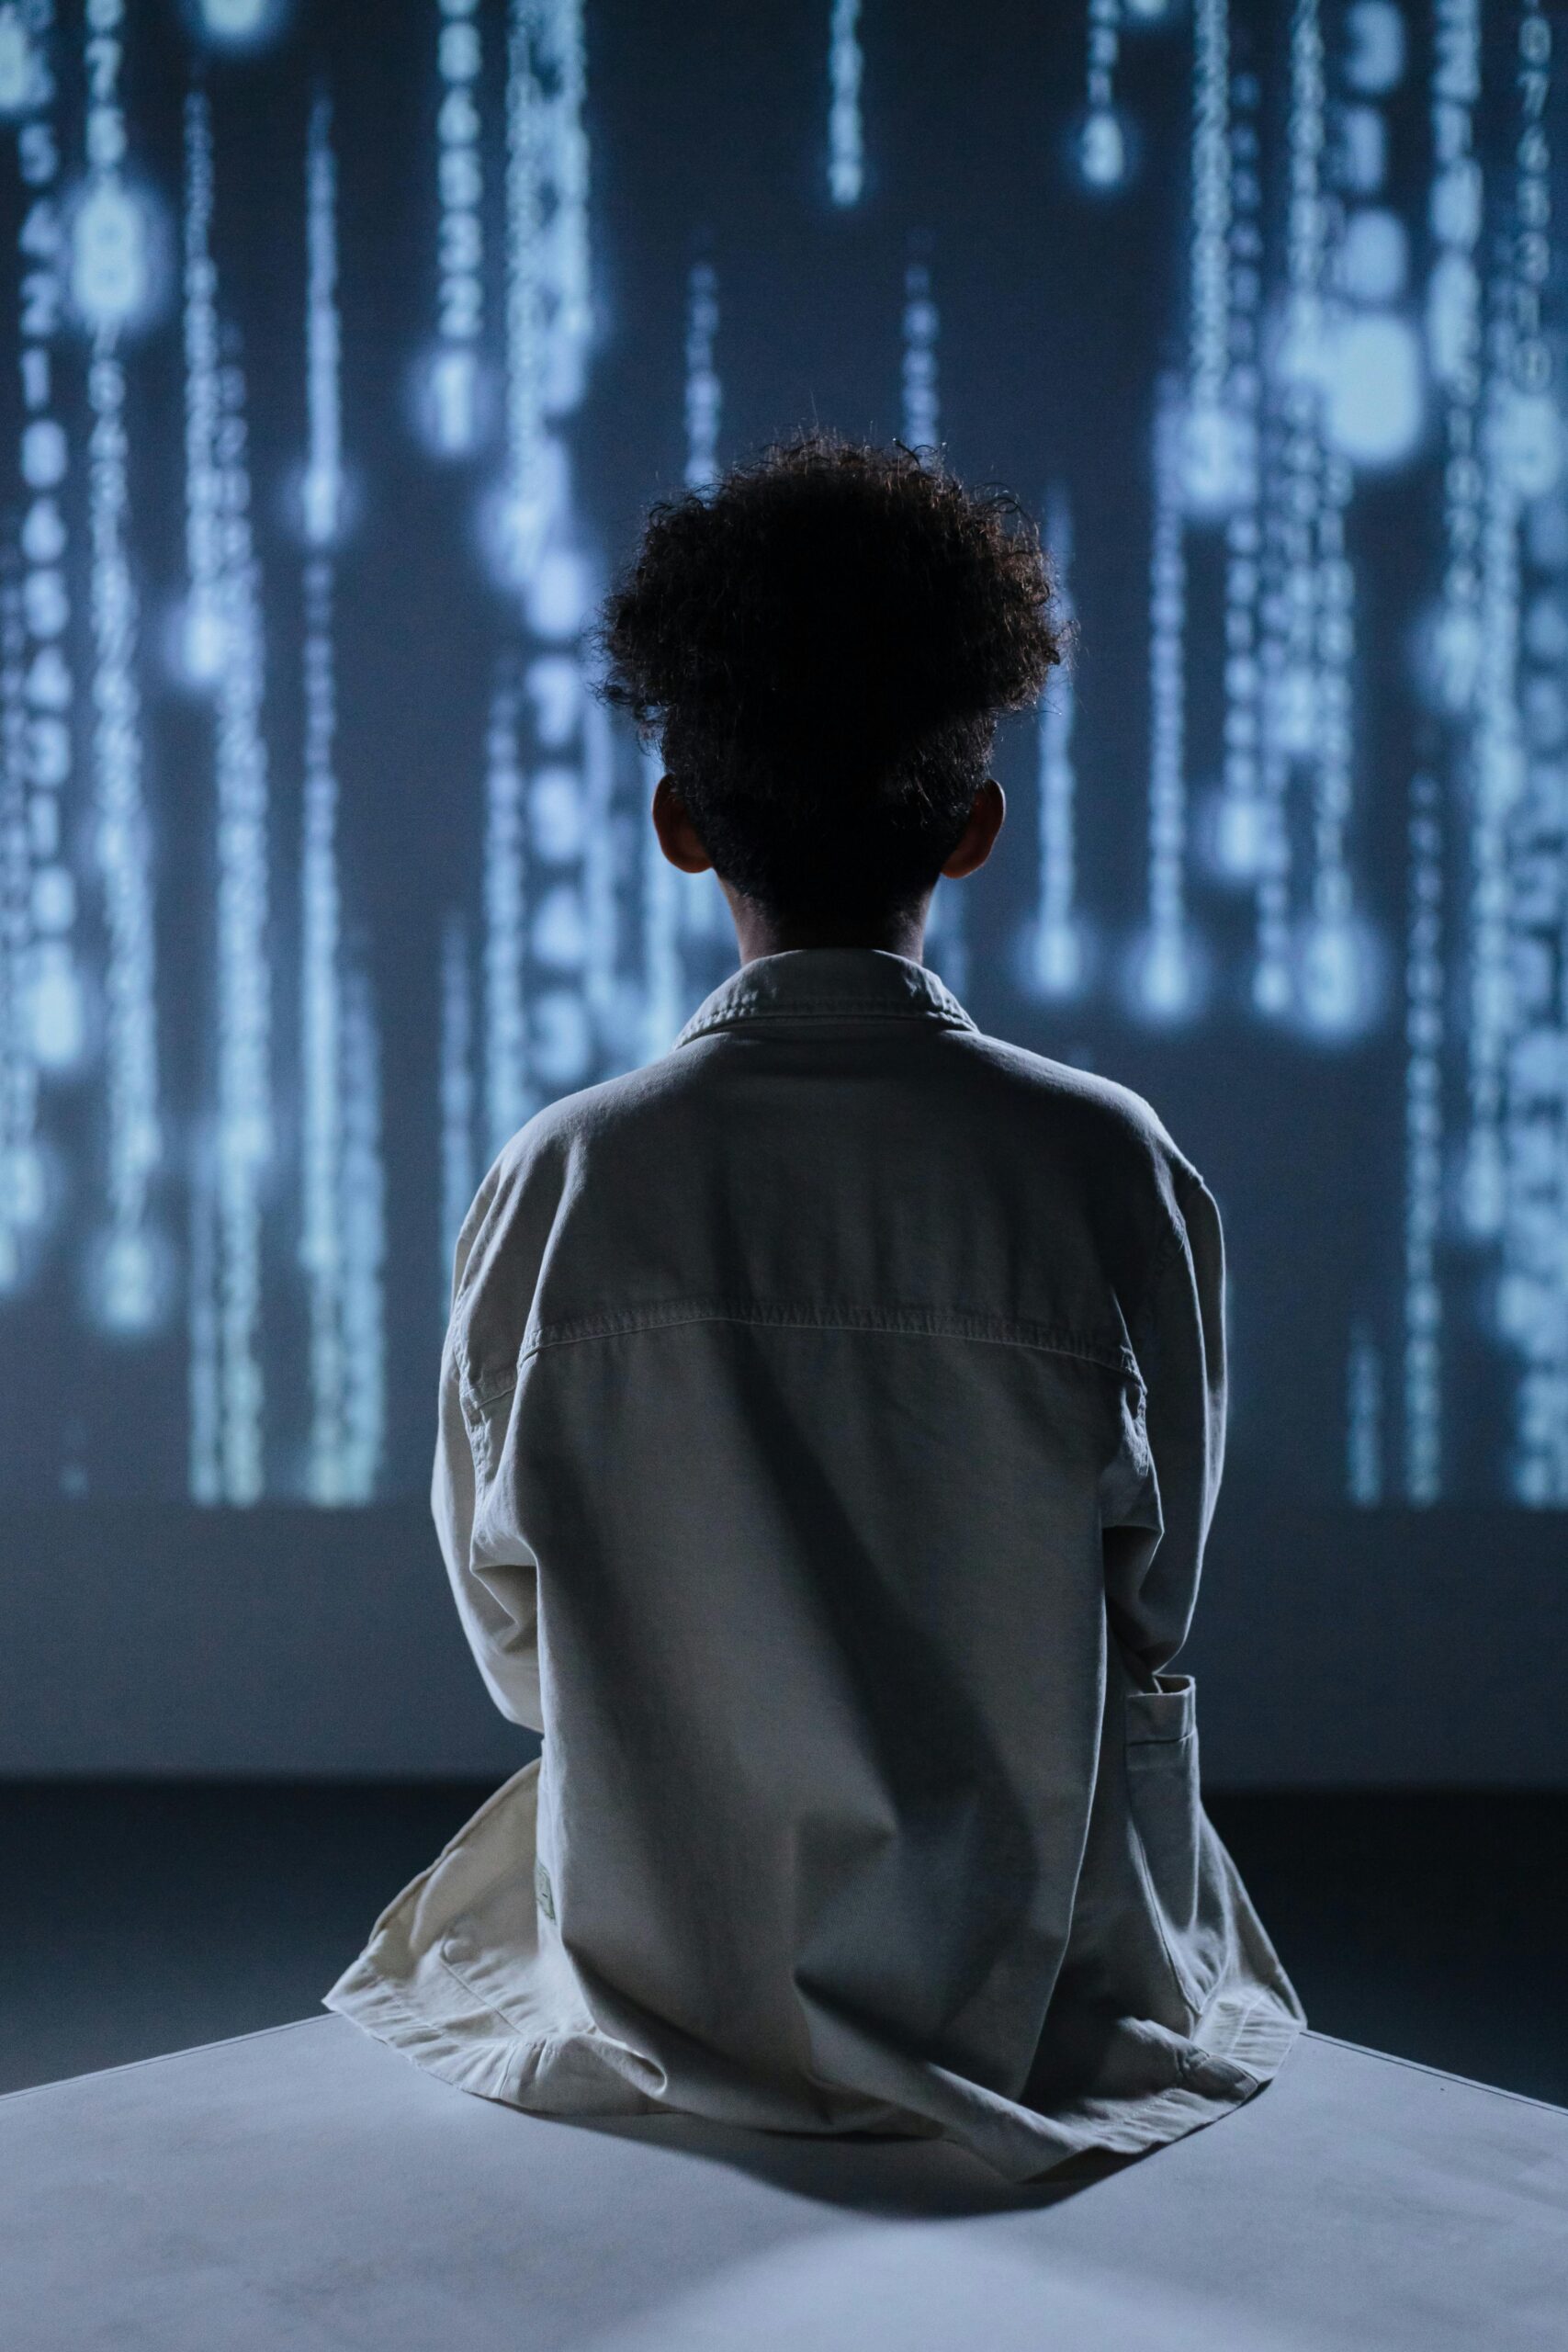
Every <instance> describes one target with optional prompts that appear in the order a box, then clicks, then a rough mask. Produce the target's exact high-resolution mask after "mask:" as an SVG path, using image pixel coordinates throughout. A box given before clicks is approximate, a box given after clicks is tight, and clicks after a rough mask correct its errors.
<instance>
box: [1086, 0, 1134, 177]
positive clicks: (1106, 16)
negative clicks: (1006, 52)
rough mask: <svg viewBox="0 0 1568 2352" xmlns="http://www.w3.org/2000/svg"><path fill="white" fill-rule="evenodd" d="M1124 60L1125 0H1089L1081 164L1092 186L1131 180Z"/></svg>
mask: <svg viewBox="0 0 1568 2352" xmlns="http://www.w3.org/2000/svg"><path fill="white" fill-rule="evenodd" d="M1121 56H1122V0H1089V24H1088V37H1087V46H1086V56H1085V72H1084V112H1083V120H1082V122H1081V124H1080V125H1079V129H1078V135H1077V165H1078V170H1079V171H1080V172H1081V174H1082V175H1083V177H1084V180H1085V182H1086V184H1087V185H1088V186H1089V187H1099V188H1107V187H1121V185H1122V181H1123V180H1124V179H1125V178H1126V176H1127V134H1126V131H1125V130H1124V129H1123V127H1122V117H1121V114H1120V112H1119V111H1118V108H1117V105H1116V68H1117V66H1118V64H1119V63H1120V62H1121Z"/></svg>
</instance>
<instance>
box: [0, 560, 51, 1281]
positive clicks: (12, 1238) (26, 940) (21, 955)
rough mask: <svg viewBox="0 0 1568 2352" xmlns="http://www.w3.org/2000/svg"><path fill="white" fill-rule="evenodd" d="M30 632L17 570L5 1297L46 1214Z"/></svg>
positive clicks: (7, 734)
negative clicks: (36, 1011) (36, 999)
mask: <svg viewBox="0 0 1568 2352" xmlns="http://www.w3.org/2000/svg"><path fill="white" fill-rule="evenodd" d="M26 681H27V630H26V627H25V624H24V623H23V620H22V598H21V591H20V588H19V586H18V584H17V580H16V578H15V576H14V574H13V573H9V572H8V573H7V575H6V578H5V580H4V582H3V583H0V1297H3V1296H4V1295H6V1293H7V1292H10V1291H16V1290H18V1289H20V1287H21V1285H22V1283H23V1281H24V1280H25V1278H26V1276H27V1273H28V1259H27V1253H28V1241H29V1239H30V1238H31V1237H32V1236H33V1235H34V1234H36V1232H37V1229H38V1227H39V1221H40V1219H41V1217H42V1215H43V1206H44V1204H43V1169H42V1163H41V1161H40V1159H39V1151H38V1141H37V1131H38V1062H37V1058H36V1057H35V1055H34V1052H33V1038H32V1002H31V989H32V966H33V924H32V879H33V876H32V856H31V853H30V847H29V843H28V766H27V725H28V717H27V704H26V701H25V700H24V694H25V689H26Z"/></svg>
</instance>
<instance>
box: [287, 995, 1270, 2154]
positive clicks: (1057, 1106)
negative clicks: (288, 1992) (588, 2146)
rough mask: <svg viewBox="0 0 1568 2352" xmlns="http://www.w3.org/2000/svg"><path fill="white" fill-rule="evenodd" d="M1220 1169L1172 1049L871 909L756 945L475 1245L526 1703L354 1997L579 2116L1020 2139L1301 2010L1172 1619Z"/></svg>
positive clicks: (1208, 2060)
mask: <svg viewBox="0 0 1568 2352" xmlns="http://www.w3.org/2000/svg"><path fill="white" fill-rule="evenodd" d="M1224 1384H1225V1375H1224V1254H1223V1244H1222V1239H1221V1232H1220V1225H1219V1220H1218V1216H1217V1215H1216V1212H1215V1208H1214V1204H1213V1199H1212V1198H1211V1196H1210V1194H1209V1193H1208V1191H1207V1190H1206V1188H1205V1186H1204V1184H1203V1182H1202V1181H1201V1178H1200V1177H1199V1175H1198V1174H1197V1172H1196V1170H1194V1169H1193V1168H1192V1167H1191V1166H1190V1164H1189V1162H1188V1161H1187V1160H1186V1159H1184V1158H1183V1156H1182V1154H1181V1153H1180V1152H1179V1150H1178V1149H1177V1148H1176V1147H1175V1145H1174V1144H1173V1143H1172V1141H1171V1139H1170V1137H1169V1136H1168V1135H1167V1133H1166V1132H1165V1130H1164V1128H1163V1127H1162V1125H1160V1123H1159V1121H1158V1119H1157V1118H1156V1116H1155V1114H1154V1113H1153V1112H1152V1111H1151V1110H1150V1109H1149V1107H1148V1105H1147V1104H1146V1103H1144V1102H1142V1101H1141V1100H1140V1099H1139V1098H1138V1097H1137V1096H1136V1095H1134V1094H1132V1093H1130V1092H1129V1091H1126V1090H1125V1089H1123V1088H1121V1087H1118V1086H1115V1085H1112V1084H1111V1083H1109V1082H1107V1081H1106V1080H1102V1079H1100V1078H1097V1077H1091V1076H1089V1075H1086V1074H1085V1073H1083V1072H1081V1071H1078V1070H1076V1069H1068V1068H1066V1067H1063V1066H1061V1065H1058V1064H1056V1063H1054V1062H1051V1061H1048V1060H1045V1059H1043V1058H1042V1057H1039V1056H1037V1055H1034V1054H1032V1053H1028V1052H1025V1051H1023V1050H1021V1049H1020V1048H1018V1047H1016V1046H1010V1045H1007V1044H1004V1043H1002V1042H1000V1041H999V1040H998V1039H996V1038H992V1037H988V1036H986V1035H982V1034H981V1033H980V1032H979V1031H978V1030H977V1029H976V1025H975V1023H973V1022H972V1021H971V1019H970V1018H969V1016H968V1014H967V1013H966V1012H964V1010H963V1008H962V1007H961V1006H960V1005H959V1004H958V1002H957V1001H955V999H954V998H953V996H952V995H951V994H950V993H949V991H948V990H947V989H945V988H944V987H943V986H942V983H941V981H940V980H938V979H937V978H936V977H935V976H934V974H932V973H931V971H930V970H929V969H927V968H926V967H924V966H922V965H919V964H917V963H914V962H911V961H909V960H908V959H906V958H904V957H901V956H893V955H888V954H885V953H882V952H880V951H876V950H872V949H863V950H862V949H846V950H816V949H813V950H800V951H795V952H791V953H787V954H783V955H777V956H765V957H763V958H761V959H760V960H758V961H756V962H753V963H750V964H748V965H745V966H743V967H741V968H740V970H739V971H738V972H737V973H736V974H735V975H734V977H733V978H730V979H728V981H726V982H725V983H724V985H723V986H722V987H720V988H719V989H716V991H715V992H714V994H713V995H712V996H710V997H709V998H708V1000H707V1001H706V1002H705V1004H704V1005H703V1006H702V1007H701V1008H700V1009H699V1011H698V1012H696V1013H695V1014H694V1017H693V1019H692V1020H691V1021H690V1022H689V1023H688V1024H687V1026H686V1027H685V1029H684V1030H683V1031H682V1035H681V1037H680V1039H679V1040H678V1041H677V1043H676V1045H675V1046H674V1048H673V1049H672V1050H671V1053H669V1054H668V1055H666V1056H665V1057H662V1058H661V1059H660V1060H658V1061H655V1062H653V1063H651V1064H650V1065H649V1066H648V1067H646V1068H644V1069H639V1070H637V1071H635V1072H633V1073H632V1074H630V1075H629V1076H626V1077H624V1078H619V1079H615V1080H611V1081H610V1082H608V1083H607V1084H604V1085H602V1086H597V1087H592V1088H590V1089H589V1090H587V1091H585V1092H582V1093H580V1094H576V1095H573V1096H570V1097H569V1098H568V1099H566V1100H565V1101H562V1102H559V1103H555V1104H553V1105H551V1106H550V1107H549V1108H548V1109H547V1110H545V1111H542V1112H541V1113H540V1114H538V1115H537V1116H536V1118H534V1119H532V1120H531V1121H530V1122H529V1123H528V1125H526V1126H525V1128H524V1129H523V1131H522V1132H521V1134H519V1135H518V1136H516V1137H515V1138H514V1139H513V1142H512V1143H511V1144H510V1145H508V1147H507V1148H506V1149H505V1150H504V1151H503V1152H502V1155H501V1157H500V1159H499V1160H498V1161H497V1163H496V1165H495V1166H494V1168H493V1169H492V1170H491V1172H490V1174H489V1176H488V1177H487V1178H486V1180H485V1182H484V1184H483V1186H482V1188H481V1190H480V1192H479V1197H478V1199H477V1200H476V1202H475V1203H474V1206H473V1209H472V1211H471V1213H470V1215H469V1216H468V1221H467V1223H466V1225H465V1227H464V1229H463V1234H462V1238H461V1240H460V1242H459V1245H458V1251H457V1274H456V1285H455V1294H454V1303H453V1310H452V1319H451V1326H450V1330H449V1334H448V1338H447V1343H446V1353H445V1358H444V1363H443V1371H442V1393H441V1426H440V1441H439V1447H438V1452H437V1458H436V1465H435V1477H434V1510H435V1517H436V1522H437V1526H438V1529H439V1532H440V1536H441V1541H442V1545H443V1549H444V1552H445V1555H446V1563H447V1566H448V1569H449V1572H450V1575H451V1579H452V1586H453V1590H454V1593H455V1595H456V1598H457V1607H458V1610H459V1611H460V1613H461V1616H462V1620H463V1623H464V1626H465V1629H466V1631H467V1633H468V1639H469V1641H470V1643H471V1645H472V1646H473V1649H474V1653H475V1656H476V1657H477V1658H478V1661H479V1667H480V1669H481V1671H482V1673H483V1674H484V1677H485V1679H486V1681H487V1683H488V1684H489V1686H490V1689H491V1693H492V1694H493V1696H494V1698H495V1700H496V1702H497V1704H498V1705H499V1706H500V1707H501V1708H502V1711H503V1713H506V1714H507V1715H509V1716H511V1717H512V1718H513V1720H515V1721H516V1722H518V1723H520V1724H529V1725H532V1726H534V1727H536V1729H538V1730H540V1731H542V1733H543V1735H544V1748H543V1755H542V1758H541V1760H540V1761H539V1762H538V1763H536V1764H531V1765H530V1766H528V1767H527V1769H526V1770H524V1771H522V1772H520V1773H518V1774H517V1775H516V1776H515V1777H514V1778H513V1780H512V1781H509V1782H508V1783H507V1784H506V1785H505V1787H503V1788H502V1789H501V1790H500V1791H499V1792H497V1793H496V1795H495V1796H494V1797H492V1798H491V1801H490V1803H489V1804H487V1805H485V1806H484V1807H483V1808H482V1809H481V1811H480V1812H479V1814H478V1815H476V1817H475V1818H474V1820H473V1821H472V1822H470V1823H469V1825H468V1827H467V1828H466V1829H465V1830H463V1831H462V1833H461V1834H460V1835H459V1836H458V1837H457V1838H456V1839H455V1840H454V1841H453V1843H452V1845H451V1846H450V1847H448V1849H446V1852H445V1853H444V1854H443V1855H442V1856H441V1857H440V1858H439V1860H437V1861H436V1862H435V1863H434V1865H433V1866H432V1868H431V1869H430V1870H429V1871H426V1872H425V1873H424V1874H423V1877H421V1878H420V1879H418V1880H416V1881H415V1882H414V1883H413V1885H412V1886H411V1887H410V1888H408V1889H407V1890H406V1891H405V1892H404V1893H403V1894H401V1895H400V1896H399V1897H398V1898H397V1900H396V1901H395V1902H394V1903H393V1904H392V1905H391V1906H390V1907H389V1910H388V1911H387V1912H386V1913H385V1914H384V1915H383V1917H382V1918H381V1919H380V1920H379V1921H378V1924H377V1926H376V1928H375V1931H374V1933H373V1935H372V1938H371V1940H370V1943H369V1946H368V1948H367V1951H366V1952H365V1953H364V1955H363V1956H362V1957H361V1958H360V1960H358V1961H357V1962H355V1964H354V1966H353V1967H351V1968H350V1969H349V1971H348V1972H347V1973H346V1974H345V1975H344V1977H343V1979H342V1980H341V1982H340V1983H339V1984H338V1985H335V1986H334V1987H333V1991H332V1993H331V1994H330V1995H329V1996H328V2003H329V2006H330V2007H333V2008H335V2009H338V2010H340V2011H342V2012H343V2013H344V2015H346V2016H348V2017H350V2018H354V2019H355V2021H356V2022H357V2023H358V2024H360V2025H361V2026H362V2027H364V2028H365V2029H366V2030H367V2031H369V2032H371V2033H374V2034H376V2035H378V2036H379V2037H380V2038H381V2039H383V2040H384V2041H389V2042H391V2043H393V2044H394V2045H395V2046H397V2047H398V2048H399V2049H400V2050H402V2051H403V2052H406V2053H407V2055H408V2056H409V2057H410V2058H412V2059H413V2060H415V2061H416V2062H417V2063H418V2064H421V2065H423V2066H425V2067H427V2068H429V2069H430V2070H431V2071H432V2072H434V2073H435V2074H437V2075H443V2076H445V2077H446V2079H447V2080H449V2081H451V2082H453V2083H456V2084H457V2085H459V2086H462V2087H463V2088H464V2089H467V2090H469V2091H474V2092H479V2093H481V2094H483V2095H484V2096H486V2097H487V2098H496V2099H502V2100H508V2101H511V2102H513V2103H514V2104H515V2105H517V2106H519V2107H524V2108H528V2109H537V2110H542V2111H546V2112H550V2113H558V2114H627V2113H641V2112H648V2111H650V2110H655V2109H682V2110H687V2111H691V2112H694V2113H697V2114H702V2115H706V2116H711V2117H716V2118H719V2119H721V2120H728V2121H732V2122H737V2123H741V2124H747V2125H753V2126H760V2127H763V2128H767V2129H773V2130H782V2131H812V2132H824V2131H825V2132H835V2133H837V2132H850V2131H879V2132H896V2133H913V2134H929V2135H937V2134H940V2135H944V2136H946V2137H949V2138H951V2139H953V2140H955V2141H957V2142H959V2143H963V2144H964V2145H965V2146H967V2147H968V2148H970V2149H972V2150H973V2151H975V2152H976V2153H977V2154H979V2155H981V2156H982V2157H984V2158H985V2159H987V2161H988V2162H989V2163H990V2164H991V2165H994V2166H995V2167H996V2168H997V2169H998V2171H999V2172H1001V2173H1003V2174H1005V2175H1007V2176H1009V2177H1013V2178H1025V2177H1032V2176H1033V2175H1035V2174H1037V2173H1041V2172H1044V2171H1047V2170H1049V2169H1050V2168H1051V2167H1052V2166H1053V2165H1056V2164H1059V2163H1061V2162H1063V2161H1064V2160H1066V2159H1067V2158H1069V2157H1071V2156H1073V2155H1075V2154H1078V2153H1080V2152H1084V2151H1087V2150H1089V2149H1091V2148H1102V2149H1105V2148H1108V2149H1112V2150H1121V2151H1125V2152H1135V2151H1137V2150H1141V2149H1144V2148H1147V2147H1151V2146H1155V2145H1157V2144H1159V2143H1162V2142H1165V2141H1168V2140H1171V2139H1174V2138H1177V2137H1178V2136H1179V2135H1180V2134H1181V2133H1183V2132H1185V2131H1190V2130H1191V2129H1193V2128H1194V2127H1195V2126H1197V2125H1200V2124H1203V2123H1207V2122H1209V2121H1211V2120H1213V2119H1214V2118H1215V2117H1217V2116H1219V2115H1222V2114H1224V2112H1225V2111H1226V2110H1227V2109H1231V2108H1234V2107H1235V2106H1236V2105H1238V2104H1239V2103H1240V2102H1242V2101H1244V2100H1246V2099H1247V2098H1250V2097H1251V2096H1252V2095H1253V2094H1254V2093H1255V2092H1256V2091H1257V2090H1258V2087H1259V2086H1260V2085H1262V2084H1263V2083H1265V2082H1267V2080H1268V2079H1269V2076H1270V2075H1272V2074H1273V2073H1274V2072H1275V2071H1276V2070H1277V2069H1278V2067H1279V2066H1280V2064H1281V2062H1282V2061H1283V2059H1284V2057H1285V2055H1286V2053H1287V2052H1288V2051H1289V2049H1290V2046H1291V2044H1292V2041H1293V2040H1294V2038H1295V2036H1296V2034H1297V2033H1298V2031H1299V2030H1300V2028H1301V2024H1302V2012H1301V2009H1300V2006H1299V2004H1298V2002H1297V2000H1296V1998H1295V1996H1294V1994H1293V1992H1292V1989H1291V1986H1290V1985H1289V1983H1288V1981H1287V1979H1286V1977H1285V1976H1284V1974H1283V1973H1282V1971H1281V1969H1280V1964H1279V1962H1278V1960H1277V1959H1276V1957H1275V1954H1274V1952H1273V1950H1272V1948H1271V1947H1270V1945H1269V1940H1268V1938H1267V1936H1266V1935H1265V1933H1264V1931H1263V1928H1261V1926H1260V1925H1259V1923H1258V1918H1257V1917H1256V1915H1255V1913H1254V1911H1253V1909H1252V1906H1251V1905H1250V1903H1249V1902H1248V1900H1247V1894H1246V1892H1245V1890H1244V1889H1243V1887H1242V1885H1241V1883H1240V1882H1239V1880H1238V1878H1237V1876H1236V1873H1235V1869H1234V1867H1233V1865H1232V1863H1231V1861H1230V1860H1229V1857H1228V1856H1227V1855H1226V1853H1225V1852H1224V1848H1223V1847H1222V1846H1221V1844H1220V1842H1219V1840H1218V1839H1217V1838H1216V1837H1215V1836H1214V1833H1213V1829H1212V1828H1211V1826H1209V1824H1208V1822H1207V1820H1206V1819H1205V1817H1204V1815H1203V1812H1202V1808H1201V1801H1200V1793H1199V1779H1198V1734H1197V1724H1196V1718H1195V1710H1194V1691H1193V1686H1192V1684H1191V1682H1190V1679H1187V1678H1186V1677H1184V1676H1181V1675H1179V1674H1177V1673H1173V1672H1171V1671H1168V1668H1169V1665H1170V1661H1171V1660H1172V1659H1173V1658H1174V1657H1175V1656H1176V1655H1177V1653H1178V1652H1179V1649H1180V1646H1181V1644H1182V1641H1183V1639H1184V1638H1185V1635H1186V1633H1187V1630H1188V1624H1189V1621H1190V1616H1191V1612H1192V1607H1193V1602H1194V1599H1195V1596H1196V1592H1197V1588H1198V1580H1199V1571H1200V1566H1201V1557H1202V1551H1203V1544H1204V1539H1205V1535H1206V1532H1207V1530H1208V1526H1209V1522H1210V1518H1211V1515H1212V1512H1213V1505H1214V1499H1215V1494H1216V1490H1217V1487H1218V1484H1219V1478H1220V1470H1221V1462H1222V1455H1223V1452H1224V1410H1225V1385H1224Z"/></svg>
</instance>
